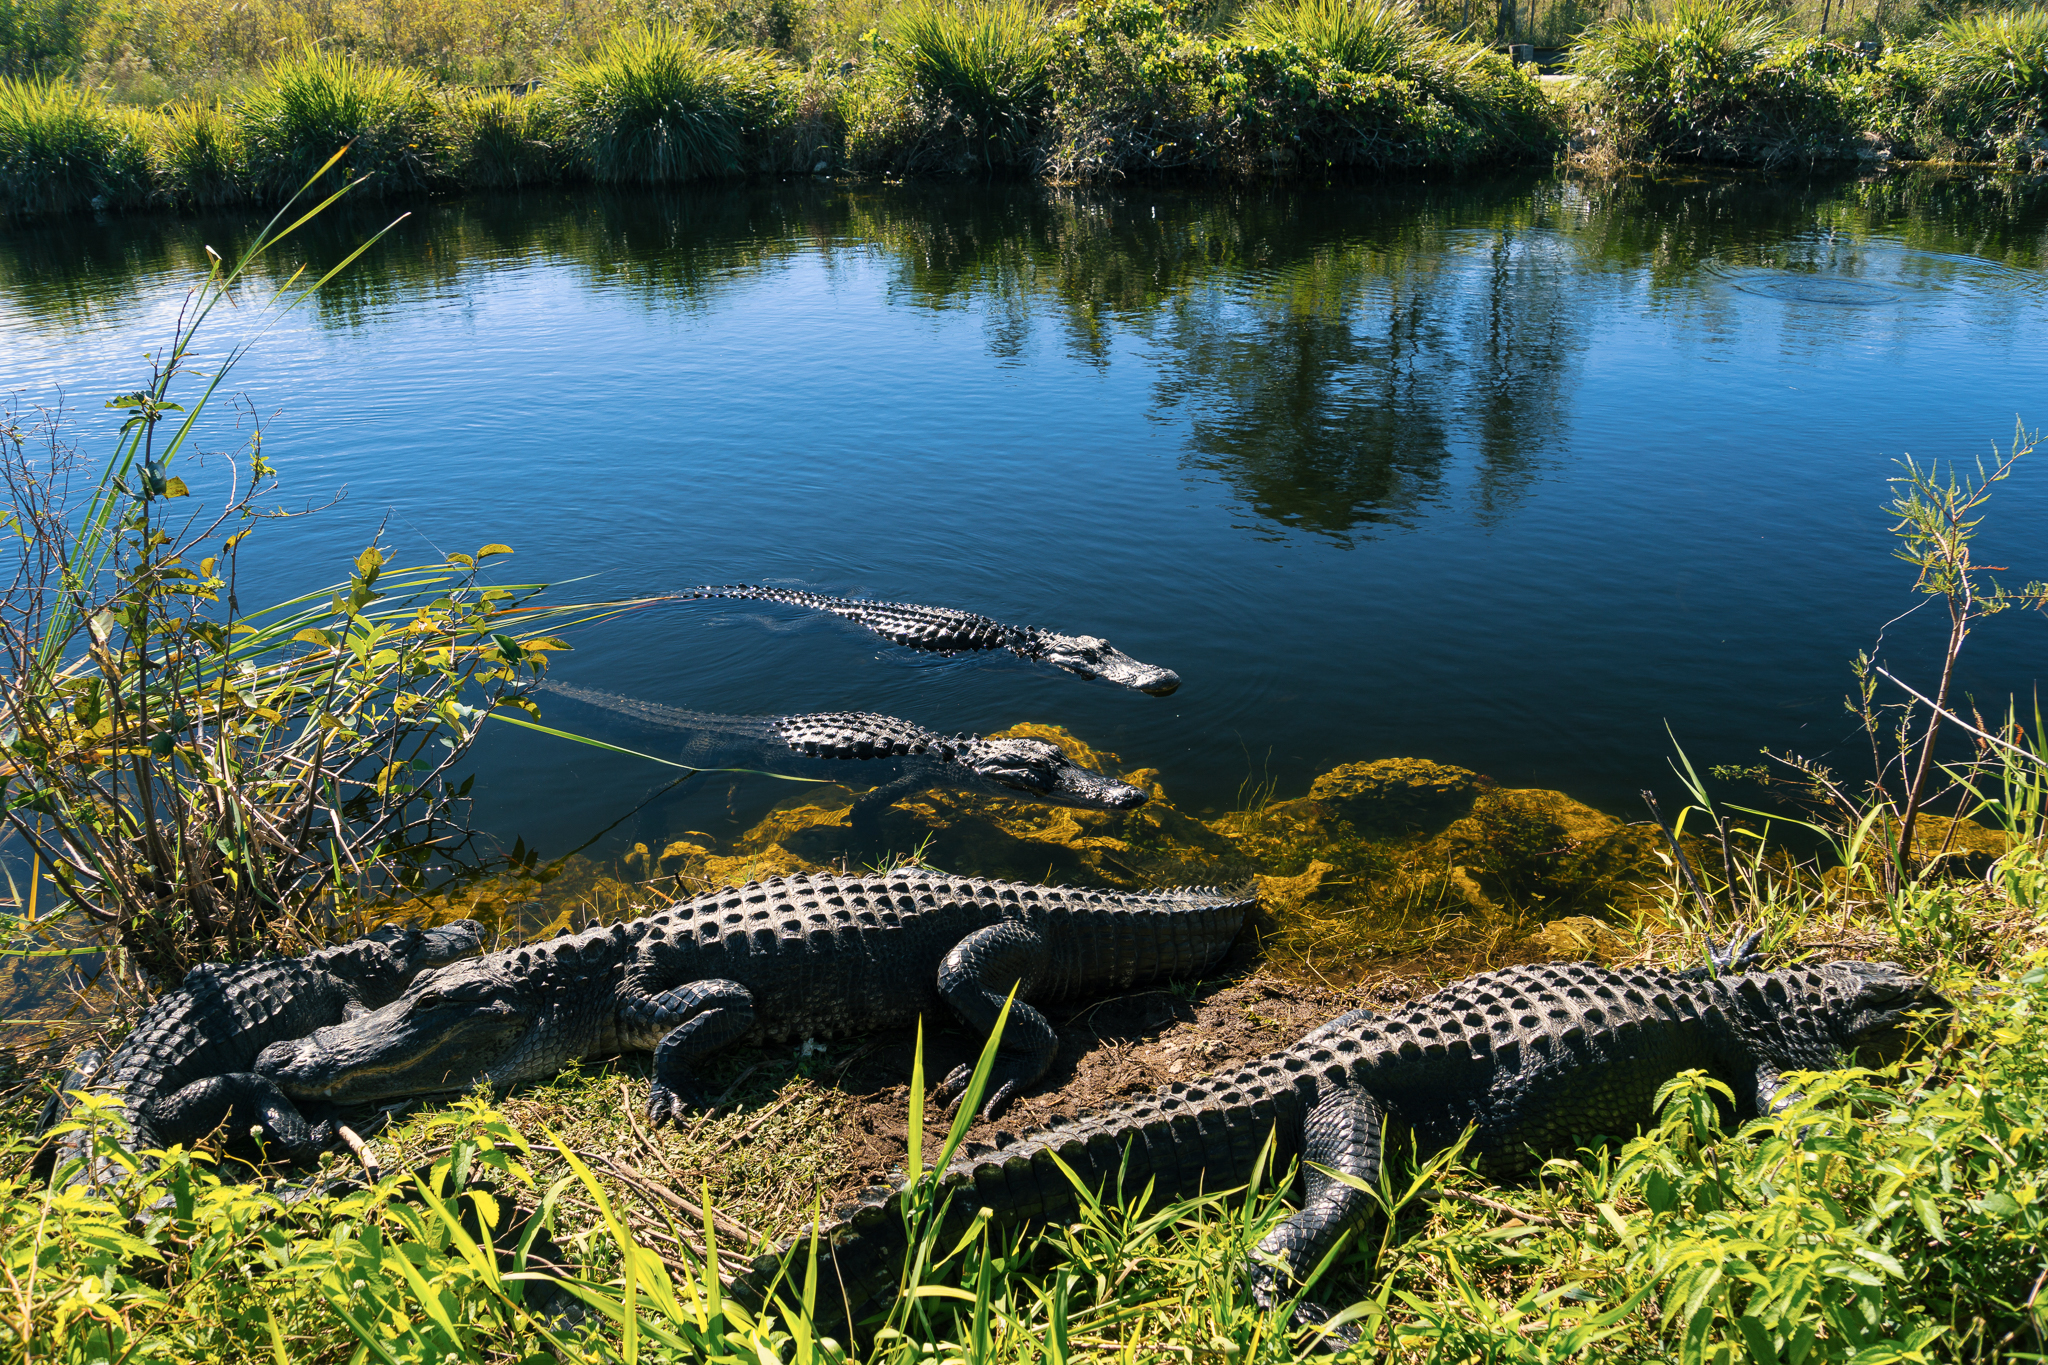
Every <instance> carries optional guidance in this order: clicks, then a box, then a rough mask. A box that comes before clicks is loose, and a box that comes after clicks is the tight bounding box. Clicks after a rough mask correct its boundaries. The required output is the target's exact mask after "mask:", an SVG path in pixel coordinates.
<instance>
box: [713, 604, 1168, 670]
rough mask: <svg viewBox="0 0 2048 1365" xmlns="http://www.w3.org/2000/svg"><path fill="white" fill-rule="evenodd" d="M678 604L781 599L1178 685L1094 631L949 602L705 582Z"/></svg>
mask: <svg viewBox="0 0 2048 1365" xmlns="http://www.w3.org/2000/svg"><path fill="white" fill-rule="evenodd" d="M676 596H677V598H678V599H680V600H684V601H691V600H697V599H702V598H718V597H731V598H739V599H742V600H744V601H749V602H787V603H789V604H790V605H791V606H797V607H808V608H810V609H811V610H812V611H829V612H831V613H832V614H833V615H834V616H842V617H844V618H846V619H847V620H849V621H852V622H854V623H855V624H857V625H862V626H866V627H867V628H868V629H869V630H871V631H873V632H874V633H875V634H877V635H879V636H881V637H882V638H883V639H885V640H887V641H889V642H890V643H891V644H898V645H903V646H905V647H906V648H909V649H924V650H930V651H932V652H933V653H937V654H965V653H972V652H976V651H979V650H986V649H1007V650H1009V651H1010V652H1011V653H1012V654H1015V655H1018V656H1019V657H1021V658H1025V659H1031V660H1034V661H1036V662H1038V663H1047V664H1051V665H1052V666H1053V667H1054V668H1058V669H1064V670H1065V671H1066V672H1068V673H1073V674H1075V675H1077V676H1079V677H1083V678H1101V679H1103V680H1105V681H1107V682H1113V683H1115V684H1117V685H1118V686H1119V687H1128V688H1132V689H1134V690H1135V691H1139V692H1148V693H1150V694H1151V695H1153V696H1155V697H1164V696H1166V695H1168V694H1169V693H1171V692H1172V691H1173V690H1174V689H1175V688H1177V687H1179V686H1180V674H1178V673H1176V672H1174V671H1173V670H1172V669H1170V668H1159V667H1156V666H1155V665H1152V664H1143V663H1139V662H1138V661H1137V660H1136V659H1133V658H1132V657H1131V656H1130V655H1128V654H1126V653H1124V652H1123V651H1122V650H1120V649H1118V648H1117V647H1116V646H1115V645H1112V644H1111V643H1110V642H1109V641H1107V640H1104V639H1102V638H1101V637H1099V636H1095V635H1062V634H1060V633H1059V632H1058V631H1052V630H1041V629H1040V628H1039V627H1037V626H1010V625H1004V624H1003V623H1002V622H1001V621H995V620H991V619H990V618H988V617H986V616H978V615H976V614H975V613H973V612H971V611H957V610H955V609H954V608H952V607H919V606H914V605H912V604H911V603H908V602H877V601H874V600H872V599H869V598H865V597H826V596H823V595H821V594H819V593H814V592H804V591H802V590H800V589H797V588H770V587H760V586H757V585H754V584H748V583H729V584H723V585H718V584H712V585H706V586H704V587H701V588H691V589H688V590H687V591H685V592H681V593H678V594H676Z"/></svg>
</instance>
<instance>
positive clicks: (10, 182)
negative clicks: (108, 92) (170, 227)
mask: <svg viewBox="0 0 2048 1365" xmlns="http://www.w3.org/2000/svg"><path fill="white" fill-rule="evenodd" d="M148 197H149V168H148V163H147V158H146V153H145V151H144V146H143V139H142V137H141V135H140V127H139V125H138V122H137V119H136V117H135V116H133V115H130V114H127V113H125V112H124V111H121V110H117V109H114V108H112V107H111V106H109V105H108V104H107V102H106V101H105V100H103V99H101V98H100V97H99V96H98V95H96V94H94V93H93V92H91V91H89V90H81V89H79V88H78V87H77V86H75V85H71V84H69V83H68V82H59V81H49V80H40V79H30V80H12V79H8V78H6V77H0V210H5V211H11V212H14V213H17V214H23V215H29V214H43V213H71V212H75V211H76V210H78V209H82V208H87V207H93V208H111V207H125V206H128V205H131V204H139V203H143V202H146V201H147V199H148Z"/></svg>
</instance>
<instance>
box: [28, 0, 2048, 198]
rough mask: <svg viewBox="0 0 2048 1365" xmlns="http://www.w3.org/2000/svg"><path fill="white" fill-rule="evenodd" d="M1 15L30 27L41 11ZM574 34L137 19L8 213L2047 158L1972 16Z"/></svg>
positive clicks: (2044, 66) (941, 1)
mask: <svg viewBox="0 0 2048 1365" xmlns="http://www.w3.org/2000/svg"><path fill="white" fill-rule="evenodd" d="M9 3H11V4H13V5H14V8H13V9H10V10H8V13H10V14H12V15H13V16H14V17H13V19H11V20H10V21H9V22H10V23H13V25H14V27H15V28H17V29H19V28H22V23H21V22H20V20H21V16H22V15H26V14H28V13H29V8H28V7H27V6H26V4H25V3H23V2H22V0H9ZM44 8H45V9H48V8H49V6H48V5H44ZM274 8H276V9H277V11H278V12H277V13H274V14H273V13H270V11H269V10H264V11H263V13H264V14H267V15H268V16H269V17H268V19H267V20H265V22H266V23H267V24H268V25H269V27H268V28H265V29H264V30H263V32H264V33H265V34H271V33H273V32H274V33H275V34H278V35H283V36H277V37H272V38H270V40H269V41H270V42H271V43H272V44H273V48H274V47H275V45H276V44H279V43H287V42H288V41H290V40H291V35H293V34H298V36H299V38H301V39H305V38H307V35H306V34H304V33H300V30H301V29H303V28H304V27H305V25H304V24H299V25H297V26H296V27H295V26H294V25H293V24H290V23H286V22H285V20H286V19H287V18H289V17H290V16H291V14H292V13H296V11H293V10H292V9H291V7H290V6H283V5H280V6H276V7H274ZM637 12H638V11H633V13H637ZM52 13H54V11H52ZM110 13H111V11H109V10H105V9H102V10H101V11H99V15H98V20H97V21H96V22H98V23H99V24H101V25H102V26H104V25H105V24H106V23H108V22H110V20H109V17H108V16H109V14H110ZM237 13H238V14H240V13H241V11H239V10H238V11H237ZM565 13H567V12H565ZM574 13H575V14H577V15H580V16H581V17H582V19H583V20H584V21H585V23H584V27H585V28H588V29H589V32H587V33H584V32H580V31H579V32H578V33H575V34H570V33H566V32H564V33H557V34H555V35H554V36H553V38H552V39H550V43H551V46H550V47H549V48H548V50H550V51H553V52H555V53H557V54H572V53H583V54H585V55H580V56H571V55H560V56H558V57H557V58H556V59H554V60H551V61H549V62H548V63H547V65H546V76H545V79H544V80H543V81H542V82H541V83H540V84H539V85H538V86H537V87H536V88H533V89H531V90H530V92H529V91H528V90H527V89H525V88H524V87H523V86H522V87H521V88H519V89H502V88H501V89H489V88H483V87H479V86H476V85H470V84H461V83H450V82H449V81H448V80H447V79H446V78H447V76H448V75H449V74H450V70H451V60H452V59H449V49H447V48H446V47H445V46H444V48H443V49H442V51H441V59H434V60H429V59H428V58H427V57H426V56H419V57H418V58H417V60H415V61H412V62H410V63H407V64H397V65H393V64H383V63H379V62H375V61H372V60H369V59H366V58H363V57H360V56H357V55H351V54H350V53H349V52H347V51H345V50H336V49H333V48H319V47H314V46H310V45H309V46H299V47H290V46H286V47H284V48H283V49H282V50H283V51H284V52H285V53H286V54H287V55H283V56H274V57H271V58H269V59H267V60H260V61H259V58H260V57H261V54H262V52H263V51H264V49H263V46H262V44H261V43H259V42H257V41H255V39H254V38H249V40H248V41H243V40H242V39H236V38H234V37H233V33H232V31H227V32H226V33H225V36H224V34H223V32H215V31H207V32H202V31H201V30H200V28H199V27H197V26H196V25H194V24H191V23H188V24H187V25H186V27H187V28H190V29H191V30H192V31H191V32H188V33H184V36H183V37H182V38H179V39H177V41H178V42H180V43H185V44H189V45H192V46H193V47H194V48H195V50H196V49H197V48H202V47H203V48H204V49H205V51H206V52H208V53H209V54H211V55H210V56H208V57H207V59H206V61H205V62H203V63H198V62H196V63H195V65H194V66H193V67H192V69H191V70H190V71H186V72H185V73H184V77H185V78H184V79H181V80H180V81H179V82H177V83H175V84H169V83H166V82H165V79H164V76H163V75H162V72H164V71H169V72H171V73H173V74H177V73H178V72H179V71H180V68H179V67H178V66H177V64H176V63H175V62H173V61H171V60H170V59H169V57H168V56H167V55H166V54H164V53H163V52H161V51H160V49H163V48H164V47H165V45H166V43H167V42H168V41H170V39H168V38H167V37H166V35H165V33H163V32H162V31H160V30H162V29H163V28H164V27H165V23H167V22H168V20H167V19H166V16H167V15H168V16H177V15H183V16H184V17H185V18H186V19H188V20H189V19H191V17H192V16H191V15H190V14H187V13H186V11H185V10H184V9H180V8H179V7H178V6H177V5H169V6H163V5H159V6H157V7H155V8H150V7H147V6H138V7H137V8H136V9H135V12H134V14H133V15H132V16H131V18H132V19H133V21H134V28H133V34H134V36H135V41H136V42H138V43H141V44H142V45H143V46H144V47H145V48H147V49H148V50H150V51H153V52H158V53H159V56H158V59H157V60H156V62H155V63H154V64H152V63H150V62H148V61H145V62H144V63H143V66H144V67H146V68H147V73H146V74H150V80H148V81H145V80H142V79H141V78H140V77H139V76H137V75H136V74H135V71H133V70H131V71H130V72H129V73H128V75H129V77H130V78H129V79H128V80H127V81H126V84H125V85H124V84H121V83H120V82H119V81H117V80H115V78H114V75H113V74H109V75H108V78H107V81H106V82H104V83H103V87H102V86H95V85H93V84H91V83H90V81H89V80H86V81H81V80H77V79H72V78H70V77H66V76H56V75H45V76H27V77H10V78H0V215H6V216H22V215H38V214H51V213H65V212H73V211H77V210H80V209H84V208H87V207H93V208H99V209H114V210H120V209H136V208H144V207H150V206H176V207H183V208H194V207H208V206H219V205H226V204H234V203H275V202H278V201H280V200H281V199H282V198H284V197H285V196H288V195H289V194H290V193H291V192H292V191H293V190H294V189H296V188H297V187H298V186H299V185H300V184H302V183H303V182H304V179H305V177H306V175H307V173H309V172H310V170H311V169H312V168H313V167H316V166H318V165H320V164H321V163H323V162H324V161H325V160H326V159H327V158H328V157H329V156H330V155H332V154H333V153H334V152H335V151H336V150H337V149H339V148H340V147H342V146H343V145H344V144H346V145H349V147H350V151H349V154H348V158H347V166H348V169H349V171H350V172H351V173H352V174H355V175H362V176H368V177H370V179H369V182H368V184H367V186H366V189H367V190H368V191H369V192H370V193H372V194H380V195H412V194H421V193H437V192H454V191H461V190H470V189H493V188H509V187H518V186H522V185H532V184H550V183H563V182H576V181H595V182H600V183H643V184H653V183H674V182H680V181H688V180H696V179H705V178H714V177H722V176H740V175H748V174H793V173H812V172H818V171H825V172H832V173H847V174H854V175H866V176H876V175H879V176H905V175H945V174H975V175H988V174H994V173H1010V174H1024V175H1035V176H1040V177H1043V178H1047V179H1053V180H1062V181H1104V180H1114V179H1118V178H1122V177H1127V176H1131V175H1139V174H1156V173H1193V174H1202V175H1211V176H1228V177H1236V178H1244V177H1258V176H1301V175H1331V174H1344V173H1356V172H1374V171H1383V170H1393V169H1406V168H1432V169H1459V168H1462V167H1468V166H1474V165H1481V164H1503V163H1532V162H1534V163H1548V162H1549V161H1550V160H1552V159H1553V158H1554V157H1556V156H1557V155H1558V154H1559V153H1560V152H1561V151H1563V150H1564V149H1565V148H1566V146H1567V143H1568V140H1570V141H1575V142H1576V143H1577V146H1578V148H1579V149H1580V150H1581V151H1582V152H1588V153H1590V154H1591V155H1594V156H1596V157H1606V158H1609V159H1619V160H1625V161H1654V160H1660V159H1678V160H1688V159H1690V160H1706V161H1719V162H1730V163H1737V164H1743V163H1747V164H1780V163H1786V162H1798V163H1811V162H1814V161H1820V160H1828V159H1835V158H1853V157H1856V156H1859V155H1861V156H1865V157H1870V158H1878V157H1888V156H1892V155H1897V156H1900V157H1938V158H1944V159H1969V160H1992V161H1998V162H2001V163H2003V164H2005V165H2007V166H2009V167H2013V168H2022V169H2024V168H2031V167H2032V166H2033V165H2034V164H2035V163H2036V162H2037V161H2043V160H2048V150H2044V140H2043V139H2044V127H2048V12H2043V11H2038V10H2036V11H2028V12H2025V13H2007V14H1987V15H1980V16H1977V17H1974V18H1968V19H1959V20H1954V21H1951V22H1948V23H1946V24H1943V25H1940V26H1938V27H1936V28H1935V29H1933V30H1931V31H1930V32H1929V33H1928V34H1927V35H1926V36H1924V37H1922V38H1920V39H1918V40H1916V41H1913V42H1909V43H1904V44H1900V45H1896V46H1894V47H1892V48H1891V49H1890V50H1888V51H1884V52H1883V53H1882V55H1878V54H1876V53H1873V52H1871V51H1869V50H1867V49H1859V48H1856V47H1851V46H1845V45H1843V44H1840V43H1832V42H1827V41H1824V40H1821V39H1818V38H1801V37H1798V36H1796V35H1795V34H1794V33H1793V32H1792V31H1791V30H1790V29H1789V28H1788V27H1787V26H1786V25H1785V24H1783V23H1782V22H1780V21H1778V20H1776V19H1773V18H1770V17H1768V16H1767V15H1764V14H1763V12H1761V11H1758V10H1756V9H1754V8H1752V7H1749V6H1746V5H1741V4H1734V3H1729V2H1728V0H1679V3H1678V4H1676V6H1675V7H1674V8H1673V9H1672V10H1671V11H1670V12H1669V13H1668V14H1667V15H1665V16H1663V17H1655V18H1635V17H1630V16H1627V15H1622V16H1618V17H1615V18H1612V19H1608V20H1603V21H1600V22H1598V23H1595V24H1594V25H1593V26H1592V27H1590V28H1589V29H1587V30H1586V31H1585V33H1584V34H1583V35H1582V39H1581V42H1580V43H1579V45H1578V47H1577V48H1576V49H1575V51H1574V54H1573V57H1572V62H1573V66H1574V69H1575V70H1576V71H1577V73H1578V74H1579V75H1580V76H1581V77H1582V78H1583V79H1582V80H1580V81H1579V82H1577V83H1575V84H1574V85H1573V87H1572V89H1571V93H1570V94H1568V95H1567V96H1565V97H1564V98H1562V99H1552V98H1549V97H1547V96H1546V94H1545V93H1544V91H1543V90H1542V88H1541V86H1540V85H1539V83H1538V81H1537V79H1536V76H1535V72H1534V70H1533V68H1531V67H1528V66H1520V67H1518V66H1516V65H1515V64H1513V63H1512V62H1511V61H1509V60H1508V58H1507V57H1505V56H1503V55H1501V54H1500V53H1498V52H1496V51H1493V50H1491V49H1489V48H1488V47H1487V46H1485V45H1484V44H1481V43H1478V42H1474V41H1469V40H1466V39H1462V38H1454V37H1447V36H1444V35H1443V34H1442V33H1440V32H1438V31H1436V30H1434V29H1432V28H1431V27H1430V26H1429V25H1428V24H1427V23H1425V22H1424V21H1423V19H1422V18H1421V17H1419V14H1418V12H1416V11H1415V10H1413V9H1411V8H1410V7H1408V6H1407V5H1405V4H1401V3H1384V4H1368V3H1354V2H1353V0H1255V2H1254V3H1250V4H1247V5H1245V6H1243V7H1241V8H1238V9H1236V10H1235V11H1234V12H1233V13H1232V14H1231V17H1230V18H1229V19H1228V20H1227V21H1219V20H1218V19H1217V17H1216V11H1214V9H1213V7H1205V6H1204V5H1202V4H1201V3H1200V2H1199V0H1084V2H1083V3H1081V4H1080V5H1079V6H1077V7H1075V8H1072V9H1065V10H1060V11H1057V12H1054V13H1048V12H1047V11H1046V10H1045V9H1043V8H1042V7H1040V6H1038V5H1036V4H1034V3H1032V0H971V2H970V3H967V4H953V3H948V2H947V0H904V3H900V4H896V5H894V6H892V7H878V8H877V9H876V12H875V14H874V15H873V16H872V18H873V20H874V23H873V27H871V28H869V29H866V30H864V31H863V33H862V34H861V36H860V37H859V38H857V39H848V38H847V37H846V36H845V35H844V34H841V35H839V36H838V37H837V38H835V39H834V40H833V41H832V42H830V43H826V42H825V41H824V40H823V39H819V40H818V41H819V44H821V46H820V49H819V50H820V51H823V52H826V53H828V54H829V55H828V56H815V57H814V58H813V59H812V60H811V61H809V62H808V64H805V63H800V62H799V61H797V60H795V59H794V58H793V55H792V53H791V51H790V50H789V49H788V44H789V43H790V42H791V41H793V40H791V39H790V36H789V31H788V26H787V25H783V26H782V27H781V28H777V27H776V26H775V25H772V24H771V25H769V26H768V29H766V30H764V31H763V35H762V36H761V38H760V41H758V42H746V41H735V40H734V39H735V35H733V34H727V33H724V32H723V30H722V29H719V28H718V27H717V26H713V28H712V30H707V29H706V28H705V27H704V26H703V25H701V24H699V25H697V26H695V27H692V26H690V25H687V24H680V23H672V22H670V21H668V20H665V19H660V18H655V19H652V20H642V21H633V22H627V23H625V24H624V26H623V27H618V28H614V29H612V30H610V31H608V32H607V31H606V30H605V29H604V28H603V27H602V26H601V25H597V24H595V23H594V22H591V15H590V14H588V13H585V12H584V11H583V10H581V9H578V10H576V11H574ZM627 13H628V11H627V10H625V9H623V8H622V9H621V10H620V14H621V15H622V16H623V15H626V14H627ZM152 16H154V17H153V18H152ZM244 17H246V16H244ZM159 21H162V22H159ZM237 22H239V20H238V21H237ZM252 22H253V21H252ZM152 25H154V27H152ZM727 27H730V26H729V25H728V26H727ZM229 29H230V30H232V25H230V26H229ZM181 31H182V30H181ZM707 33H708V36H707ZM5 36H6V35H0V37H5ZM245 36H246V35H245ZM740 36H743V35H740ZM13 41H14V42H15V45H16V46H15V49H14V50H13V56H12V58H11V59H10V60H9V61H8V62H7V63H5V64H6V65H10V66H12V67H14V68H16V69H32V68H34V67H36V66H37V65H38V60H37V59H36V58H35V55H34V53H35V51H41V48H35V49H34V51H31V48H32V47H33V46H34V44H32V43H31V42H30V38H29V37H25V36H23V34H20V33H17V34H14V36H13ZM35 41H36V42H41V43H43V44H44V45H45V46H47V45H49V43H50V42H54V41H56V40H54V39H36V40H35ZM308 41H310V40H308ZM441 41H443V42H444V44H445V43H450V42H453V39H452V38H451V37H447V36H445V35H444V37H443V39H442V40H441ZM512 41H513V40H512V38H511V37H510V36H507V35H500V39H499V43H498V46H499V47H501V48H502V47H504V45H505V44H507V43H511V42H512ZM534 41H535V42H538V41H539V40H538V39H537V38H536V39H534ZM223 43H225V44H227V46H226V47H225V48H223V47H222V44H223ZM404 48H405V45H404V44H402V43H397V42H396V40H395V39H394V40H393V41H391V42H386V43H384V44H382V46H381V49H380V50H396V49H404ZM847 53H850V55H845V54H847ZM532 60H533V59H532V58H531V56H529V57H528V58H526V59H523V61H522V63H521V64H519V65H531V62H532ZM235 62H243V63H247V64H248V65H246V66H243V67H239V68H238V67H235V66H234V63H235ZM223 63H226V64H227V65H225V66H224V65H223ZM41 64H42V65H43V66H45V67H47V66H48V65H49V63H48V62H47V61H44V62H42V63H41ZM452 65H453V66H454V67H455V68H463V69H469V68H478V69H481V68H479V66H478V63H477V62H470V63H467V67H466V68H465V65H464V63H452ZM485 65H486V66H487V65H488V64H485ZM79 70H80V71H82V70H84V68H79ZM235 70H239V71H240V73H241V74H239V75H237V76H235V77H234V78H233V79H229V78H227V77H225V76H222V75H221V74H220V73H221V72H223V71H235ZM202 71H203V72H206V73H211V74H208V75H205V76H203V77H202V76H200V75H197V74H194V73H196V72H202ZM151 81H154V82H155V84H154V85H152V84H151ZM152 90H155V91H156V92H157V93H161V94H166V95H168V94H170V93H172V92H173V91H174V90H182V92H183V96H184V97H182V98H178V99H166V100H165V101H163V102H161V103H159V104H157V105H156V106H155V107H154V108H147V107H144V106H143V105H139V104H135V103H130V102H123V101H122V100H120V99H116V98H110V97H109V93H108V92H111V93H112V94H114V95H118V96H126V97H127V98H128V99H131V100H132V99H133V98H135V97H136V96H138V95H144V96H146V95H147V94H148V93H149V92H150V91H152Z"/></svg>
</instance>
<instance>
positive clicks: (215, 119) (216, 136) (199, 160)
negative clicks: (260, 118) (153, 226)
mask: <svg viewBox="0 0 2048 1365" xmlns="http://www.w3.org/2000/svg"><path fill="white" fill-rule="evenodd" d="M149 161H150V171H151V174H152V176H153V177H154V178H155V180H156V185H157V189H158V191H159V192H160V193H161V194H163V195H165V196H167V197H168V198H170V199H171V200H173V201H174V202H176V203H177V204H179V205H181V206H183V207H186V208H210V207H215V206H218V205H221V204H233V203H237V202H239V201H240V200H241V199H243V198H244V197H245V196H246V195H247V193H248V185H247V168H246V167H245V166H244V164H243V160H242V127H241V123H240V121H239V120H238V119H236V118H235V116H234V115H233V114H231V113H229V112H228V111H227V110H225V109H223V108H221V107H220V106H219V105H217V104H211V105H208V104H181V105H176V106H173V107H172V108H169V109H166V110H164V111H163V113H162V114H161V115H160V116H159V117H158V118H157V119H156V120H155V122H154V124H153V125H152V127H151V129H150V147H149Z"/></svg>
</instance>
